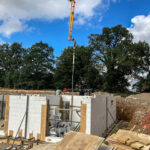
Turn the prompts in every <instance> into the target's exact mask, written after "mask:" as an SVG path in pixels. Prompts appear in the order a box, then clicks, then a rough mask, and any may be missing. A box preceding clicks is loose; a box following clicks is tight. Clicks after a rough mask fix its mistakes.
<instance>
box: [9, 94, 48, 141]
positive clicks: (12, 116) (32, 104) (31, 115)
mask: <svg viewBox="0 0 150 150" xmlns="http://www.w3.org/2000/svg"><path fill="white" fill-rule="evenodd" d="M42 105H46V97H41V96H29V107H28V122H27V138H29V134H30V133H33V137H35V138H37V134H40V133H41V107H42ZM26 106H27V96H10V99H9V121H8V131H10V130H13V136H15V135H16V133H17V131H18V128H19V126H20V124H21V121H22V119H23V117H24V115H25V112H26ZM20 130H22V136H23V137H24V134H25V118H24V120H23V123H22V125H21V128H20ZM8 133H9V132H8Z"/></svg>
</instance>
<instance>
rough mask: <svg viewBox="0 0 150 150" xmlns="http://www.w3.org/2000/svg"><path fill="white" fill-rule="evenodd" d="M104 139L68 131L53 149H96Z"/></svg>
mask: <svg viewBox="0 0 150 150" xmlns="http://www.w3.org/2000/svg"><path fill="white" fill-rule="evenodd" d="M103 141H104V139H103V138H100V137H97V136H93V135H87V134H83V133H80V132H69V133H68V134H67V135H66V136H65V137H64V139H63V140H62V141H61V142H60V143H59V144H58V145H57V146H56V148H55V149H54V150H98V149H99V147H100V145H101V144H102V143H103Z"/></svg>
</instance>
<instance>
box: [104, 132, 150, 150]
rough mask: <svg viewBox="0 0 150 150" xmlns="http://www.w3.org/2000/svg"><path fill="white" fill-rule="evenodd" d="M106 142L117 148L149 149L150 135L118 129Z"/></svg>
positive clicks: (130, 149)
mask: <svg viewBox="0 0 150 150" xmlns="http://www.w3.org/2000/svg"><path fill="white" fill-rule="evenodd" d="M107 142H108V144H109V145H111V146H114V147H117V148H118V150H134V149H137V150H149V149H150V136H149V135H146V134H142V133H137V132H132V131H128V130H119V131H118V132H117V133H116V134H113V135H111V136H110V137H109V138H108V139H107Z"/></svg>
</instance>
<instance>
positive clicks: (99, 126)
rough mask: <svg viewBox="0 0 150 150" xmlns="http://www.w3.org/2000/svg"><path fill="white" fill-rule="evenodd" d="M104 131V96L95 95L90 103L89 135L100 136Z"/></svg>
mask: <svg viewBox="0 0 150 150" xmlns="http://www.w3.org/2000/svg"><path fill="white" fill-rule="evenodd" d="M105 130H106V96H104V95H96V97H95V98H93V99H92V101H91V134H93V135H97V136H102V134H103V133H104V131H105Z"/></svg>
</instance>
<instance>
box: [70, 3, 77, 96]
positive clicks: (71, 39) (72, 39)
mask: <svg viewBox="0 0 150 150" xmlns="http://www.w3.org/2000/svg"><path fill="white" fill-rule="evenodd" d="M69 1H70V2H71V10H70V23H69V38H68V40H69V41H74V47H73V62H72V94H73V92H74V65H75V48H76V40H75V39H74V38H73V37H72V30H73V21H74V14H75V4H76V2H75V0H69Z"/></svg>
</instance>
